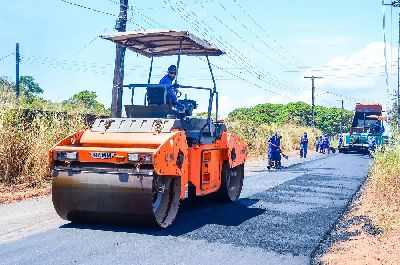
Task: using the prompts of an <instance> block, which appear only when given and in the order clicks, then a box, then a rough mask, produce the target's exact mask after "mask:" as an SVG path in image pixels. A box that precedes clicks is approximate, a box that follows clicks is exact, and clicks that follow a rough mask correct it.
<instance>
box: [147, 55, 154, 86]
mask: <svg viewBox="0 0 400 265" xmlns="http://www.w3.org/2000/svg"><path fill="white" fill-rule="evenodd" d="M153 59H154V56H153V55H152V56H151V62H150V71H149V79H148V80H147V84H150V80H151V73H152V72H153Z"/></svg>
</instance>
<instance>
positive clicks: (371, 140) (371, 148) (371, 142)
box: [368, 137, 376, 152]
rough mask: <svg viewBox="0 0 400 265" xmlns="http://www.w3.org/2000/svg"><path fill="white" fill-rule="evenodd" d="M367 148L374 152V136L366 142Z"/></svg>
mask: <svg viewBox="0 0 400 265" xmlns="http://www.w3.org/2000/svg"><path fill="white" fill-rule="evenodd" d="M368 149H369V151H370V152H375V150H376V139H375V137H371V139H370V140H369V142H368Z"/></svg>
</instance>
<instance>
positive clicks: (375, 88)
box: [300, 42, 395, 104]
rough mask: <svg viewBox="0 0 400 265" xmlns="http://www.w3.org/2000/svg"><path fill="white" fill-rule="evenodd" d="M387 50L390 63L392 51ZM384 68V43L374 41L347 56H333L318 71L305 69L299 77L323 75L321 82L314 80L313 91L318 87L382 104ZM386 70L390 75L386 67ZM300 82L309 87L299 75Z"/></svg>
mask: <svg viewBox="0 0 400 265" xmlns="http://www.w3.org/2000/svg"><path fill="white" fill-rule="evenodd" d="M387 51H388V52H387V55H388V61H390V58H389V57H390V55H391V54H392V55H393V54H395V52H392V53H391V52H390V46H388V47H387ZM388 64H390V62H389V63H388ZM384 66H385V59H384V43H383V42H374V43H370V44H368V45H367V46H366V47H364V48H363V49H361V50H360V51H357V52H355V53H353V54H351V55H349V56H339V57H336V58H334V59H332V60H330V61H329V62H328V63H327V64H326V65H324V66H323V67H321V68H319V69H313V70H314V71H313V70H307V71H305V72H304V73H303V75H304V76H309V75H313V74H314V75H318V76H323V79H318V80H316V87H317V89H318V87H319V88H322V89H324V90H328V91H331V92H333V93H337V94H341V95H344V96H345V97H352V98H355V99H357V100H358V101H375V102H380V103H382V104H385V103H386V101H387V88H386V83H385V78H386V77H385V68H384ZM388 67H389V69H388V71H389V74H390V70H391V69H390V65H388ZM300 79H301V82H302V83H303V84H304V85H310V83H309V82H310V80H305V79H304V78H303V76H301V78H300Z"/></svg>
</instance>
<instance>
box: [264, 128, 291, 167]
mask: <svg viewBox="0 0 400 265" xmlns="http://www.w3.org/2000/svg"><path fill="white" fill-rule="evenodd" d="M281 139H282V135H281V133H280V132H276V133H275V134H274V135H272V136H271V137H270V138H269V139H268V166H267V168H268V170H269V169H271V168H275V169H281V168H282V163H281V160H282V156H283V158H285V159H288V156H287V155H285V154H284V153H283V152H282V149H281Z"/></svg>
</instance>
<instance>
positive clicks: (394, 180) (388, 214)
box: [368, 142, 400, 233]
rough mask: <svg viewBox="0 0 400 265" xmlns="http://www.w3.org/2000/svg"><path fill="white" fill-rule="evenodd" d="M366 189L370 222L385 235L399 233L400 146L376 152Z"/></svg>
mask: <svg viewBox="0 0 400 265" xmlns="http://www.w3.org/2000/svg"><path fill="white" fill-rule="evenodd" d="M374 157H375V158H374V163H373V165H372V168H371V172H370V183H369V187H368V189H369V190H370V193H371V196H370V197H371V200H372V202H373V210H372V216H371V218H372V220H373V221H374V223H375V225H377V226H378V227H380V228H382V229H383V231H384V232H385V233H392V232H394V233H400V144H399V142H397V144H396V145H394V146H391V147H389V148H386V150H385V151H384V152H376V153H375V156H374Z"/></svg>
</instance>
